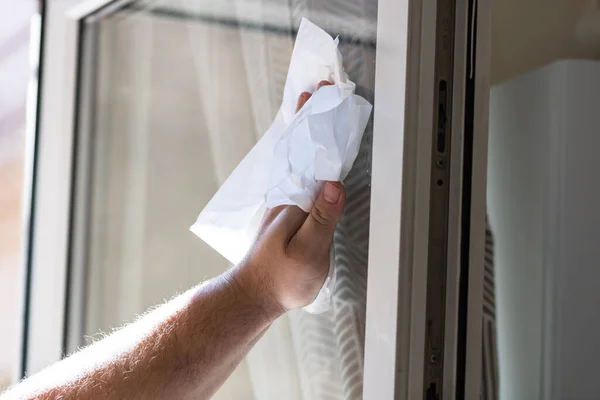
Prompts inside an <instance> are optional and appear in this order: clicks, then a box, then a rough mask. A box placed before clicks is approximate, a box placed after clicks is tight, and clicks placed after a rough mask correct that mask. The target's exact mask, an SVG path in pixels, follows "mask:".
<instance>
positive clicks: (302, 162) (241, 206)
mask: <svg viewBox="0 0 600 400" xmlns="http://www.w3.org/2000/svg"><path fill="white" fill-rule="evenodd" d="M337 46H338V39H337V38H336V39H333V38H332V37H331V36H330V35H329V34H327V33H326V32H325V31H324V30H322V29H321V28H319V27H318V26H316V25H315V24H313V23H312V22H310V21H309V20H307V19H306V18H303V19H302V22H301V23H300V29H299V30H298V35H297V37H296V43H295V45H294V50H293V53H292V58H291V61H290V67H289V71H288V75H287V80H286V83H285V88H284V91H283V103H282V105H281V108H280V109H279V112H278V114H277V116H276V117H275V120H274V121H273V124H272V125H271V126H270V128H269V129H268V130H267V132H266V133H265V134H264V135H263V137H262V138H261V139H260V140H259V141H258V142H257V143H256V145H255V146H254V147H253V148H252V149H251V150H250V152H249V153H248V154H247V155H246V157H245V158H244V159H243V160H242V161H241V162H240V164H239V165H238V166H237V167H236V169H235V170H234V171H233V172H232V173H231V175H230V176H229V177H228V178H227V180H226V181H225V182H224V183H223V185H222V186H221V188H220V189H219V190H218V191H217V193H216V194H215V195H214V196H213V198H212V199H211V200H210V201H209V203H208V204H207V205H206V207H205V208H204V209H203V210H202V212H201V213H200V215H199V216H198V219H197V221H196V223H195V224H194V225H193V226H192V227H191V230H192V232H194V233H195V234H196V235H198V236H199V237H200V238H201V239H202V240H204V241H205V242H206V243H207V244H208V245H210V246H211V247H212V248H214V249H215V250H216V251H218V252H219V253H220V254H221V255H223V256H224V257H225V258H226V259H227V260H228V261H230V262H231V263H233V264H237V263H238V262H240V261H241V260H242V259H243V258H244V256H245V255H246V253H247V251H248V250H249V248H250V246H251V245H252V243H253V241H254V238H255V236H256V233H257V231H258V228H259V225H260V222H261V220H262V217H263V215H264V213H265V210H266V209H267V208H272V207H276V206H279V205H297V206H299V207H300V208H302V209H303V210H304V211H306V212H309V211H310V209H311V208H312V205H313V202H314V200H315V199H316V198H317V196H318V195H319V193H320V191H321V188H322V185H323V182H322V181H326V180H328V181H341V180H343V179H344V178H345V177H346V175H347V174H348V172H349V171H350V169H351V168H352V164H353V163H354V160H355V159H356V156H357V154H358V149H359V146H360V141H361V139H362V136H363V133H364V130H365V127H366V126H367V122H368V120H369V116H370V114H371V109H372V105H371V104H370V103H369V102H368V101H366V100H365V99H364V98H362V97H360V96H358V95H356V94H354V89H355V84H354V82H352V81H351V80H349V79H348V75H347V74H346V73H345V72H344V67H343V65H342V56H341V54H340V52H339V50H338V48H337ZM322 80H328V81H330V82H332V83H333V85H330V86H323V87H321V88H320V89H319V90H317V91H316V92H314V93H313V95H312V96H311V98H310V99H309V100H308V101H307V102H306V104H305V105H304V106H303V107H302V109H301V110H299V111H298V112H297V113H296V104H297V102H298V96H299V95H300V94H301V93H302V92H313V91H314V89H315V88H316V85H317V84H318V83H319V82H320V81H322ZM334 272H335V268H334V257H333V252H332V254H331V265H330V271H329V276H328V277H327V279H326V281H325V283H324V285H323V288H322V289H321V291H320V293H319V295H318V296H317V298H316V299H315V300H314V302H313V303H312V304H310V305H309V306H307V307H305V309H306V310H307V311H309V312H312V313H319V312H323V311H326V310H327V309H328V307H329V303H330V301H331V292H332V290H333V286H334V282H335V273H334Z"/></svg>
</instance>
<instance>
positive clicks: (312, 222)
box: [293, 182, 346, 252]
mask: <svg viewBox="0 0 600 400" xmlns="http://www.w3.org/2000/svg"><path fill="white" fill-rule="evenodd" d="M345 205H346V191H345V189H344V185H342V184H341V183H340V182H325V185H324V186H323V190H322V191H321V193H320V194H319V197H318V198H317V200H316V201H315V204H314V205H313V208H312V209H311V211H310V213H309V214H308V217H307V218H306V220H305V221H304V223H303V224H302V226H301V227H300V229H299V230H298V233H297V234H296V236H295V237H294V239H293V240H295V241H298V242H299V244H300V247H301V248H303V249H305V250H306V251H314V252H328V251H329V247H330V246H331V242H332V240H333V233H334V231H335V227H336V225H337V223H338V221H339V220H340V218H341V217H342V213H343V212H344V206H345Z"/></svg>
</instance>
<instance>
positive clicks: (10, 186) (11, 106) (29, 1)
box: [0, 0, 38, 390]
mask: <svg viewBox="0 0 600 400" xmlns="http://www.w3.org/2000/svg"><path fill="white" fill-rule="evenodd" d="M37 12H38V3H37V1H36V0H1V1H0V390H1V389H2V388H3V387H5V386H7V385H8V384H9V383H10V381H11V377H12V373H13V368H14V367H15V365H14V362H15V360H16V359H17V354H18V350H17V347H18V337H19V325H20V305H21V294H22V290H21V289H22V279H21V265H22V262H23V258H22V252H21V243H22V235H23V231H22V225H23V222H22V218H21V216H22V200H23V177H24V170H25V115H26V111H25V110H26V102H27V87H28V83H29V81H30V78H32V76H33V74H34V69H33V68H32V67H31V63H30V51H29V42H30V33H31V21H32V17H33V16H34V15H35V14H36V13H37Z"/></svg>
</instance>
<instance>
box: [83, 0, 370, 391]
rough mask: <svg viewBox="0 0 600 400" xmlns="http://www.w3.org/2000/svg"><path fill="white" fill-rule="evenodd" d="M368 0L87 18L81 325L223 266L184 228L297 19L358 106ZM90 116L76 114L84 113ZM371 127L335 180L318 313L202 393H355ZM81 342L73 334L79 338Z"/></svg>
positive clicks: (105, 322) (233, 152)
mask: <svg viewBox="0 0 600 400" xmlns="http://www.w3.org/2000/svg"><path fill="white" fill-rule="evenodd" d="M376 12H377V1H371V0H352V1H349V2H348V1H339V0H327V1H320V2H313V1H296V0H293V1H289V2H279V1H274V0H244V1H242V0H240V1H235V0H226V1H224V0H219V1H217V0H211V1H208V0H203V1H197V0H194V1H191V0H190V1H187V0H186V1H171V2H162V3H153V4H152V6H148V5H147V3H145V2H135V3H133V4H131V5H129V6H127V7H126V8H124V9H121V10H120V11H118V12H117V13H115V14H112V15H110V16H107V17H105V18H103V19H101V20H100V21H98V22H97V23H96V26H95V27H94V29H95V30H96V32H97V36H96V40H97V42H96V43H97V47H96V48H97V54H96V65H97V71H96V73H95V89H94V91H95V98H94V100H93V102H92V110H91V113H92V115H93V117H92V119H93V121H94V124H93V129H92V130H91V131H90V132H87V133H86V132H80V134H89V135H91V137H92V140H93V154H92V168H91V174H90V182H89V184H90V202H91V203H90V214H89V216H88V220H89V254H88V257H87V259H88V262H87V264H88V265H87V266H86V270H87V291H86V299H85V311H84V316H83V317H84V331H85V335H87V336H88V337H93V336H94V335H95V334H96V333H98V332H99V331H103V332H107V331H110V329H112V328H114V327H118V326H120V325H122V324H123V323H124V322H126V321H131V320H132V319H133V318H134V316H135V315H137V314H139V313H141V312H143V311H144V310H146V309H147V308H148V307H150V306H153V305H155V304H157V303H160V302H162V301H164V300H165V299H168V298H170V297H172V296H173V295H174V294H175V293H177V292H180V291H183V290H186V289H187V288H189V287H191V286H193V285H195V284H197V283H199V282H201V281H203V280H205V279H207V278H210V277H212V276H215V275H216V274H218V273H220V272H222V271H224V270H225V269H227V268H228V264H227V262H226V261H225V260H224V259H223V258H222V257H221V256H220V255H219V254H218V253H216V252H215V251H214V250H212V249H211V248H209V247H208V246H207V245H206V244H205V243H204V242H202V241H201V240H200V239H198V238H197V237H196V236H194V235H193V234H192V233H191V232H190V231H189V230H188V227H189V226H190V225H191V224H192V223H193V222H194V221H195V219H196V217H197V215H198V213H199V211H200V210H201V209H202V208H203V206H204V205H205V204H206V203H207V202H208V201H209V200H210V198H211V197H212V195H213V194H214V193H215V191H216V190H217V188H218V187H219V185H220V184H221V183H222V182H223V181H224V180H225V179H226V178H227V176H228V175H229V173H230V172H231V171H232V170H233V169H234V168H235V166H236V165H237V164H238V162H239V161H240V160H241V159H242V158H243V157H244V156H245V154H246V153H247V152H248V151H249V150H250V148H251V147H252V146H253V145H254V144H255V143H256V141H257V140H258V139H259V138H260V137H261V135H262V134H263V133H264V132H265V131H266V130H267V128H268V126H269V125H270V123H271V121H272V120H273V119H274V117H275V114H276V112H277V110H278V108H279V105H280V102H281V99H282V91H283V86H284V83H285V78H286V74H287V68H288V63H289V59H290V56H291V52H292V48H293V45H294V37H295V33H296V30H297V28H298V26H299V24H300V20H301V18H302V17H307V18H309V19H310V20H311V21H312V22H314V23H316V24H317V25H319V26H320V27H322V28H323V29H325V30H326V31H328V32H329V33H330V34H331V35H332V36H337V35H339V38H340V46H339V47H340V51H341V52H342V54H343V56H344V63H345V68H346V71H347V73H348V74H349V76H350V78H351V79H352V80H353V81H354V82H355V83H356V84H357V93H358V94H360V95H361V96H363V97H365V98H366V99H367V100H369V101H370V102H371V103H374V98H373V89H374V79H375V78H374V76H375V50H376V42H375V38H376V20H377V19H376ZM87 111H90V110H87ZM371 137H372V123H369V126H368V127H367V130H366V132H365V136H364V139H363V142H362V145H361V149H360V153H359V156H358V158H357V160H356V163H355V165H354V168H353V169H352V171H351V173H350V175H349V176H348V177H347V179H346V181H345V184H346V188H347V192H348V199H347V207H346V211H345V215H344V218H343V220H342V221H341V222H340V224H339V227H338V231H337V233H336V236H335V243H334V246H335V250H336V264H337V268H338V279H337V284H336V287H335V290H334V298H333V305H332V308H331V309H330V311H328V312H326V313H324V314H320V315H311V314H307V313H306V312H304V311H302V310H298V311H294V312H291V313H289V314H288V315H286V316H284V317H282V318H280V319H279V320H277V321H276V322H275V323H274V324H273V326H272V327H271V329H270V330H269V331H268V332H267V333H266V334H265V336H264V337H263V338H262V339H261V341H260V342H259V343H257V344H256V346H255V347H254V349H253V350H252V351H251V352H250V354H249V355H248V357H247V358H246V359H245V360H244V361H243V362H242V364H241V365H240V366H239V368H238V369H237V370H236V371H235V373H234V374H233V375H232V377H231V378H230V379H229V380H228V381H227V382H226V383H225V385H224V386H223V387H222V389H221V390H220V391H219V392H218V394H217V395H216V396H215V398H216V399H232V398H236V399H238V398H239V399H259V400H262V399H310V400H313V399H325V398H327V399H331V398H336V399H337V398H346V399H360V398H362V372H363V371H362V366H363V361H364V359H363V355H364V354H363V353H364V330H365V302H366V281H367V256H368V237H369V211H370V206H369V204H370V203H369V202H370V179H371V178H370V176H371V175H370V174H371V172H370V171H371V169H370V166H371ZM87 340H89V339H87Z"/></svg>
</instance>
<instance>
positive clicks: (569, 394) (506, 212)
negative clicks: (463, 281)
mask: <svg viewBox="0 0 600 400" xmlns="http://www.w3.org/2000/svg"><path fill="white" fill-rule="evenodd" d="M492 27H493V41H492V90H491V102H490V124H489V147H488V148H489V159H488V179H487V201H488V219H489V230H488V235H487V241H486V243H487V248H486V260H485V264H486V270H485V271H486V275H485V276H486V283H485V300H486V308H485V313H484V314H485V320H484V322H485V324H484V346H485V347H484V356H485V359H484V364H483V367H484V375H485V377H486V382H487V383H488V384H487V385H484V390H485V394H486V396H485V398H487V399H494V398H498V390H499V397H500V398H502V399H592V398H597V397H598V393H599V390H600V381H599V380H598V379H597V376H596V375H597V373H596V371H597V360H598V358H599V357H600V347H598V345H597V338H598V337H599V336H600V314H599V313H598V311H597V305H598V304H599V303H600V291H599V290H598V284H597V282H598V281H599V279H600V273H599V272H600V269H599V268H598V259H599V257H600V250H599V249H600V246H598V238H600V214H599V213H598V204H599V202H600V191H599V189H598V185H597V184H596V180H597V176H596V175H597V174H596V171H597V166H596V165H597V153H598V151H597V149H598V146H599V145H600V141H599V136H598V124H597V114H598V107H597V105H598V93H599V92H600V30H599V29H598V28H599V27H600V8H599V7H598V2H596V1H577V2H569V1H565V2H563V1H559V2H547V1H531V2H527V5H524V3H518V4H517V3H516V2H511V1H508V2H494V9H493V23H492ZM494 278H495V279H494ZM496 319H497V321H496ZM496 325H497V329H496ZM496 337H497V339H496ZM496 344H497V346H496Z"/></svg>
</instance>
